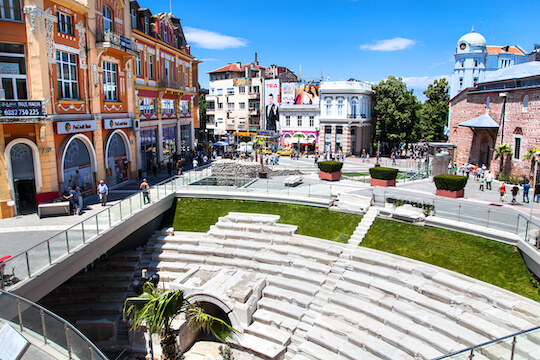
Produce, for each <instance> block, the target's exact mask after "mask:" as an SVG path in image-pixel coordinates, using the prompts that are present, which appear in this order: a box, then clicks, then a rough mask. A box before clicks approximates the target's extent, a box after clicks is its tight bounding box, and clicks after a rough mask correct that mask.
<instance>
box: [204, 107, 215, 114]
mask: <svg viewBox="0 0 540 360" xmlns="http://www.w3.org/2000/svg"><path fill="white" fill-rule="evenodd" d="M215 113H216V109H215V108H212V109H206V115H215Z"/></svg>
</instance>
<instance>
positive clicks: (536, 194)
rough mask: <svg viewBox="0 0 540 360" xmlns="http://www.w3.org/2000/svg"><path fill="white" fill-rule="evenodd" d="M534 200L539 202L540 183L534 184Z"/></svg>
mask: <svg viewBox="0 0 540 360" xmlns="http://www.w3.org/2000/svg"><path fill="white" fill-rule="evenodd" d="M533 201H536V202H539V201H540V184H536V185H535V186H534V198H533Z"/></svg>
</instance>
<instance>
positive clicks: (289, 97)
mask: <svg viewBox="0 0 540 360" xmlns="http://www.w3.org/2000/svg"><path fill="white" fill-rule="evenodd" d="M295 90H296V83H283V84H281V104H284V105H292V104H294V99H295Z"/></svg>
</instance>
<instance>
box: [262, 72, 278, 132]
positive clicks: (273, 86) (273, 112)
mask: <svg viewBox="0 0 540 360" xmlns="http://www.w3.org/2000/svg"><path fill="white" fill-rule="evenodd" d="M279 100H280V99H279V80H278V79H271V80H266V81H265V82H264V110H265V120H266V121H265V124H266V126H265V129H266V130H272V131H278V130H279V106H278V104H279Z"/></svg>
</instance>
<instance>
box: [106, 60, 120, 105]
mask: <svg viewBox="0 0 540 360" xmlns="http://www.w3.org/2000/svg"><path fill="white" fill-rule="evenodd" d="M116 67H117V65H116V64H113V63H110V62H107V61H104V62H103V95H104V97H105V101H117V100H118V86H117V78H116V76H117V73H116Z"/></svg>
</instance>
